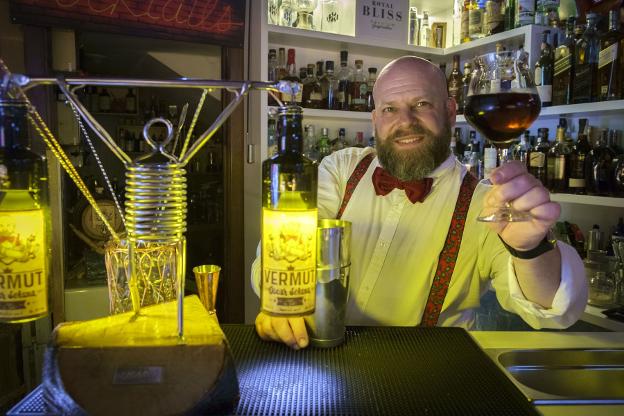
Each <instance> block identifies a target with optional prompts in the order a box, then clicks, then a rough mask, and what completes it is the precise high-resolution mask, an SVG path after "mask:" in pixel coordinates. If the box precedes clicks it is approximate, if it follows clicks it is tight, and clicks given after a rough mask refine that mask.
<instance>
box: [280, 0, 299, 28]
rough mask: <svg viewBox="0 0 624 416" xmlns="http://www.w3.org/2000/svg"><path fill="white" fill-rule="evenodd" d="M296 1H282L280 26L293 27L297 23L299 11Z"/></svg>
mask: <svg viewBox="0 0 624 416" xmlns="http://www.w3.org/2000/svg"><path fill="white" fill-rule="evenodd" d="M294 3H295V0H282V1H281V3H280V6H279V24H280V26H288V27H293V26H294V25H295V22H296V21H297V10H296V9H295V4H294Z"/></svg>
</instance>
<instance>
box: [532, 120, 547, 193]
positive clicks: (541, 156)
mask: <svg viewBox="0 0 624 416" xmlns="http://www.w3.org/2000/svg"><path fill="white" fill-rule="evenodd" d="M549 149H550V146H549V144H548V129H547V128H546V127H542V128H540V129H537V144H536V146H535V148H533V150H532V151H531V153H529V173H531V175H533V176H535V177H536V178H537V179H539V180H540V182H542V185H544V186H547V184H548V176H547V173H546V169H547V165H546V155H547V154H548V150H549Z"/></svg>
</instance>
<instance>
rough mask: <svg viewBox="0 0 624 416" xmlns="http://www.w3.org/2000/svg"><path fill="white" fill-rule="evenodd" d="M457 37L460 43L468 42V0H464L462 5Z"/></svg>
mask: <svg viewBox="0 0 624 416" xmlns="http://www.w3.org/2000/svg"><path fill="white" fill-rule="evenodd" d="M459 37H460V41H461V43H466V42H470V0H464V3H463V5H462V11H461V26H460V29H459Z"/></svg>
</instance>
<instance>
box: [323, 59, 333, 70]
mask: <svg viewBox="0 0 624 416" xmlns="http://www.w3.org/2000/svg"><path fill="white" fill-rule="evenodd" d="M333 70H334V61H325V71H333Z"/></svg>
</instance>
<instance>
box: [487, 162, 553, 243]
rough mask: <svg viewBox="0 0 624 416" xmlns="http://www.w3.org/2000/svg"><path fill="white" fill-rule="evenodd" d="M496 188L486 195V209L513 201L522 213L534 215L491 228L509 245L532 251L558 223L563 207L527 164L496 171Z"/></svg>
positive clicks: (492, 179)
mask: <svg viewBox="0 0 624 416" xmlns="http://www.w3.org/2000/svg"><path fill="white" fill-rule="evenodd" d="M490 181H491V182H492V184H493V185H494V186H493V187H492V189H490V190H489V191H488V193H487V194H486V195H485V200H484V201H483V207H484V208H485V209H487V208H492V207H494V206H500V205H503V204H505V203H506V202H511V206H512V207H513V208H514V209H516V210H518V211H527V212H529V213H530V214H531V216H532V219H531V220H530V221H520V222H498V223H497V222H492V223H488V225H489V226H490V227H491V228H492V229H493V230H494V231H496V232H497V233H498V235H500V236H501V238H502V239H503V240H504V241H505V243H507V244H509V245H510V246H511V247H513V248H515V249H516V250H531V249H533V248H535V247H537V245H538V244H539V243H540V242H541V241H542V239H543V238H544V236H545V235H546V233H547V232H548V230H549V229H550V227H552V225H553V224H554V223H555V222H556V221H557V219H558V218H559V214H560V212H561V207H560V206H559V204H558V203H556V202H551V200H550V193H549V192H548V190H547V189H546V188H545V187H544V186H543V185H542V183H541V182H540V181H539V180H538V179H536V178H535V177H534V176H533V175H531V174H530V173H529V172H527V169H526V167H525V165H524V164H523V163H521V162H518V161H510V162H507V163H504V164H503V165H501V166H500V167H498V168H497V169H495V170H493V171H492V174H491V176H490Z"/></svg>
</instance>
